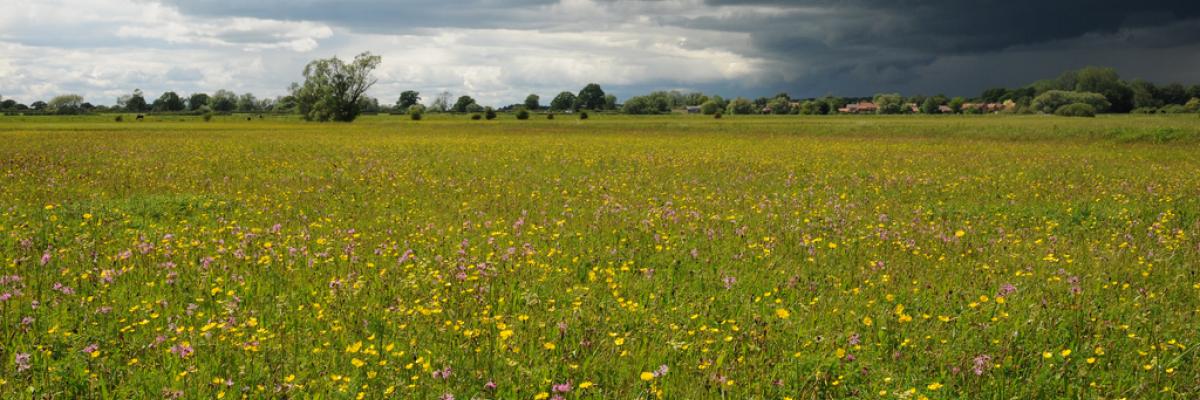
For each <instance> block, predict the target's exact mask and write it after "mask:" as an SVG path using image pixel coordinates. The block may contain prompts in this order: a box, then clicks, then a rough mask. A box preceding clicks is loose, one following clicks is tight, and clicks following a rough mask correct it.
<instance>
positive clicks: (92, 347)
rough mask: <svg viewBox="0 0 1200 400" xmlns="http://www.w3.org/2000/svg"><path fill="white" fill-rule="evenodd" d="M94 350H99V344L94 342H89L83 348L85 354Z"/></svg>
mask: <svg viewBox="0 0 1200 400" xmlns="http://www.w3.org/2000/svg"><path fill="white" fill-rule="evenodd" d="M96 350H100V345H98V344H95V343H92V344H89V345H88V346H87V347H84V348H83V352H84V353H86V354H91V353H92V352H94V351H96Z"/></svg>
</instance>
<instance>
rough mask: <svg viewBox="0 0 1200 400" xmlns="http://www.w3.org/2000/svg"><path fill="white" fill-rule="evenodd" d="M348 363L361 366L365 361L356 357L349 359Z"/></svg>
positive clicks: (356, 366)
mask: <svg viewBox="0 0 1200 400" xmlns="http://www.w3.org/2000/svg"><path fill="white" fill-rule="evenodd" d="M350 363H351V364H354V367H355V368H362V366H363V365H367V363H366V362H364V361H363V360H359V359H357V358H355V359H352V360H350Z"/></svg>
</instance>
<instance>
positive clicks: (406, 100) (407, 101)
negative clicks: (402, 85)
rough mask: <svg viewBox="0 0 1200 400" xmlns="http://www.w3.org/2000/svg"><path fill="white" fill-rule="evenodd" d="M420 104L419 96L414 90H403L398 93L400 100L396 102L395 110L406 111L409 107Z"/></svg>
mask: <svg viewBox="0 0 1200 400" xmlns="http://www.w3.org/2000/svg"><path fill="white" fill-rule="evenodd" d="M420 102H421V94H420V93H418V92H416V91H414V90H405V91H404V93H400V99H399V100H396V108H397V109H398V110H399V111H405V112H407V111H408V108H409V107H412V106H413V105H415V104H417V103H420Z"/></svg>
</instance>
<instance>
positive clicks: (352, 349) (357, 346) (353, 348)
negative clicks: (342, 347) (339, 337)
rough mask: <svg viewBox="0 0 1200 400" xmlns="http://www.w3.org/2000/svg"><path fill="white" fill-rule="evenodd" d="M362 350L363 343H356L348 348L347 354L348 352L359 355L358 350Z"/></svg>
mask: <svg viewBox="0 0 1200 400" xmlns="http://www.w3.org/2000/svg"><path fill="white" fill-rule="evenodd" d="M361 348H362V342H361V341H358V342H354V344H352V345H349V346H346V352H347V353H357V352H358V350H359V349H361Z"/></svg>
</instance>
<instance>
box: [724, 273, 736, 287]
mask: <svg viewBox="0 0 1200 400" xmlns="http://www.w3.org/2000/svg"><path fill="white" fill-rule="evenodd" d="M721 282H722V283H724V284H725V289H730V288H733V284H735V283H737V278H734V277H732V276H729V275H725V277H724V278H721Z"/></svg>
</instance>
